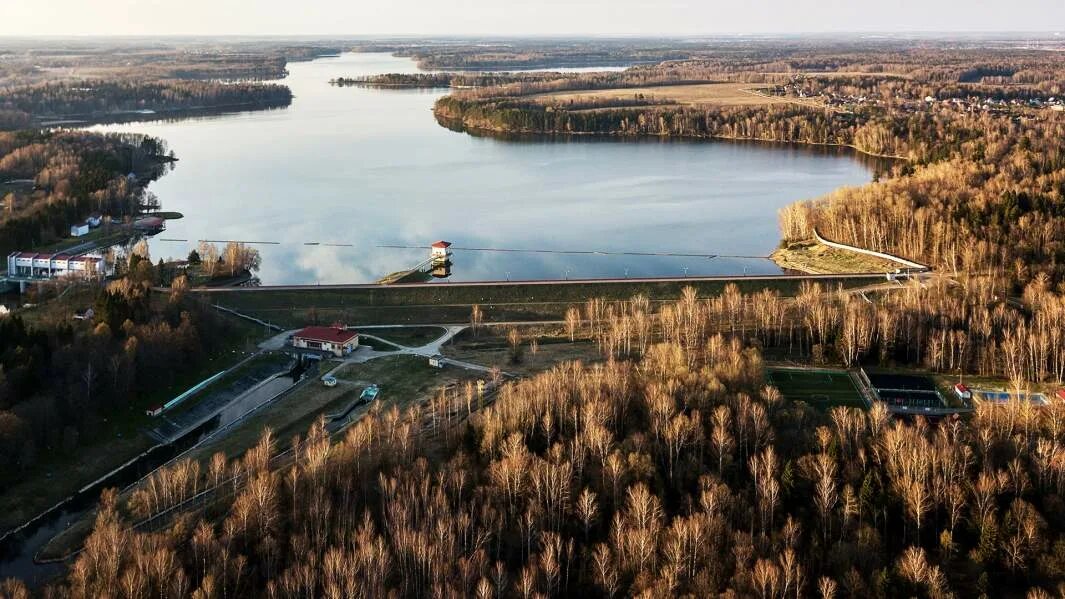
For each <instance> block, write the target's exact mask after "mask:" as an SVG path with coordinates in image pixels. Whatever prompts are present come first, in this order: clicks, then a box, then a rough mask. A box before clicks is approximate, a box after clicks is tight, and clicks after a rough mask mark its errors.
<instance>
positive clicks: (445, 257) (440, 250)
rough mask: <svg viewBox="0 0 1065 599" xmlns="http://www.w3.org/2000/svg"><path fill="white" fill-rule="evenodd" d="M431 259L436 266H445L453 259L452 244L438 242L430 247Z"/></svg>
mask: <svg viewBox="0 0 1065 599" xmlns="http://www.w3.org/2000/svg"><path fill="white" fill-rule="evenodd" d="M429 257H430V258H432V260H433V263H434V264H443V263H445V262H447V261H449V260H450V259H451V242H450V241H437V242H434V243H433V244H432V245H431V246H429Z"/></svg>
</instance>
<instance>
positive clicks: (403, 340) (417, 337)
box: [364, 327, 447, 347]
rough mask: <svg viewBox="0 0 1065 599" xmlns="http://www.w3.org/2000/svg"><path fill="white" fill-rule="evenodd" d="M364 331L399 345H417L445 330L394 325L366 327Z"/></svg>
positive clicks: (434, 338)
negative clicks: (380, 327) (377, 327)
mask: <svg viewBox="0 0 1065 599" xmlns="http://www.w3.org/2000/svg"><path fill="white" fill-rule="evenodd" d="M364 332H366V333H369V334H371V335H373V336H375V337H380V338H381V339H384V340H385V341H390V342H392V343H398V344H399V345H405V346H407V347H419V346H422V345H425V344H426V343H429V342H430V341H434V340H436V339H439V338H440V337H442V336H443V335H444V333H446V332H447V330H446V329H443V328H441V327H395V328H386V329H366V330H365V331H364Z"/></svg>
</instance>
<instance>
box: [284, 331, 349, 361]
mask: <svg viewBox="0 0 1065 599" xmlns="http://www.w3.org/2000/svg"><path fill="white" fill-rule="evenodd" d="M292 347H295V348H297V349H312V350H315V351H324V352H330V353H332V354H333V355H335V356H338V357H342V356H346V355H348V354H350V353H351V352H353V351H355V349H356V348H357V347H359V334H358V333H357V332H355V331H352V330H349V329H345V328H344V327H342V326H338V325H334V326H331V327H307V328H305V329H303V330H301V331H299V332H297V333H296V334H294V335H293V336H292Z"/></svg>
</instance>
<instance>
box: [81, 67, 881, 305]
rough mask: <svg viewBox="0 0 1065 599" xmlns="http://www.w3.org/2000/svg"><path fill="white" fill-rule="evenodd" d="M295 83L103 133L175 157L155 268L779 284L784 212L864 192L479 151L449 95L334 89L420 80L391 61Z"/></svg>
mask: <svg viewBox="0 0 1065 599" xmlns="http://www.w3.org/2000/svg"><path fill="white" fill-rule="evenodd" d="M289 70H290V73H291V74H290V76H289V77H288V78H287V79H285V80H284V83H285V84H287V85H289V86H290V87H291V88H292V91H293V93H294V94H295V99H294V100H293V102H292V105H291V106H290V107H288V108H285V109H280V110H271V111H265V112H248V113H239V114H232V115H223V116H212V117H203V118H194V119H184V120H175V121H170V122H163V121H160V122H139V123H127V124H121V125H107V126H100V127H95V128H94V129H96V130H103V131H128V132H141V133H146V134H150V135H154V136H158V137H162V138H164V139H165V140H166V141H167V142H168V143H169V145H170V148H171V149H173V150H174V151H175V152H176V153H177V155H178V158H179V159H180V162H178V163H177V167H176V169H175V170H174V171H173V172H171V173H170V174H168V175H166V176H164V177H163V178H162V179H160V180H159V181H157V182H155V183H153V184H152V186H151V191H153V192H154V193H155V194H157V195H158V196H159V198H160V199H161V201H162V205H163V209H165V210H176V211H178V212H182V213H184V215H185V218H184V219H181V220H176V221H170V222H169V223H168V226H167V230H166V231H165V232H163V233H162V234H160V235H158V236H157V237H156V238H155V239H153V240H152V242H151V250H152V257H153V259H156V260H157V259H158V258H160V257H184V256H185V255H186V254H187V253H188V251H189V250H190V249H192V248H193V247H195V245H196V244H197V241H198V240H201V239H209V240H230V239H232V240H244V241H260V242H262V241H266V242H277V244H278V245H256V246H254V247H256V248H258V249H259V250H260V252H261V253H262V257H263V264H262V270H261V271H260V273H259V277H260V279H261V280H262V281H263V283H265V284H285V283H309V284H314V283H322V284H326V283H356V282H372V281H375V280H377V279H378V278H380V277H381V276H383V275H385V274H387V273H390V272H393V271H397V270H402V269H405V268H409V267H411V266H413V265H415V264H416V263H418V262H420V261H421V260H422V259H424V258H425V257H427V256H428V250H427V249H425V248H426V247H427V246H428V245H429V244H430V243H432V242H433V241H436V240H438V239H444V240H448V241H451V242H452V243H454V244H455V246H456V247H458V248H494V249H521V250H559V251H573V252H600V253H592V254H588V253H544V252H491V251H471V250H462V249H459V250H457V251H456V252H455V256H454V267H453V274H452V277H451V280H456V281H469V280H484V279H506V278H510V279H560V278H565V277H568V278H589V277H614V276H617V277H621V276H632V277H636V276H672V275H683V274H685V272H686V273H687V274H688V275H699V274H740V273H744V272H746V273H750V274H753V273H775V272H779V269H778V268H777V267H776V266H775V265H774V264H773V263H772V262H770V261H769V260H766V259H762V258H757V256H766V255H768V254H769V253H770V252H771V251H772V250H773V249H774V248H775V247H776V246H777V244H778V242H779V232H778V228H777V217H776V213H777V210H778V209H779V208H781V207H782V206H784V205H786V204H788V203H790V202H792V201H795V200H799V199H804V198H811V197H816V196H819V195H822V194H825V193H828V192H830V191H832V190H833V189H836V188H838V187H841V186H844V185H858V184H862V183H865V182H868V181H869V180H870V178H871V176H872V171H871V169H870V167H869V166H868V164H867V162H866V161H862V160H859V159H858V158H857V157H856V156H854V155H853V154H852V153H850V152H847V151H832V150H818V149H810V148H802V147H792V146H780V145H768V144H766V145H761V144H754V143H732V142H682V141H660V140H639V141H633V140H602V139H597V140H587V139H579V140H568V141H567V140H558V139H554V140H548V139H543V140H523V141H503V140H497V139H490V138H483V137H474V136H471V135H467V134H465V133H457V132H454V131H450V130H448V129H446V128H444V127H441V126H440V125H439V124H437V122H436V120H435V119H434V118H433V115H432V112H431V109H432V105H433V101H434V100H435V99H436V98H437V97H439V96H441V95H443V94H444V93H446V92H445V90H395V89H384V90H382V89H366V88H357V87H347V88H337V87H332V86H330V85H329V83H328V81H329V80H330V79H331V78H334V77H340V76H345V77H352V76H359V75H370V74H376V73H387V72H416V71H417V69H416V67H415V66H414V63H413V62H412V61H410V60H408V59H405V58H395V57H392V56H390V55H387V54H354V53H351V54H344V55H342V56H340V57H336V58H323V59H319V60H315V61H313V62H304V63H291V64H290V65H289ZM600 70H601V69H600ZM167 239H170V240H174V239H177V240H188V241H166V240H167ZM307 244H321V245H307ZM326 244H350V247H330V246H328V245H326ZM384 245H392V246H414V247H415V249H397V248H386V247H380V246H384ZM609 252H647V253H681V254H697V255H700V256H703V255H715V256H718V257H714V258H707V257H700V256H696V257H691V256H689V257H674V256H631V255H628V256H618V255H610V254H609ZM726 255H727V256H756V258H730V257H723V256H726Z"/></svg>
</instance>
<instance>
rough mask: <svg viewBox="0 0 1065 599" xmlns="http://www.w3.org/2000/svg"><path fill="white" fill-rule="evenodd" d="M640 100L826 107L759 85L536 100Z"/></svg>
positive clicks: (556, 94) (585, 92) (609, 91)
mask: <svg viewBox="0 0 1065 599" xmlns="http://www.w3.org/2000/svg"><path fill="white" fill-rule="evenodd" d="M636 96H642V97H646V98H654V99H656V100H659V101H662V100H669V101H671V102H673V103H674V104H676V105H685V106H700V105H704V106H705V105H714V106H764V105H768V104H804V105H808V106H822V104H821V103H820V102H817V101H816V100H809V99H797V98H782V97H775V96H769V95H766V94H764V93H763V92H761V91H760V90H759V88H758V86H757V85H755V84H751V83H694V84H688V85H662V86H649V87H634V88H619V89H591V90H578V91H564V92H554V93H550V94H541V95H538V96H533V97H534V98H536V99H539V100H547V101H552V102H565V101H568V100H577V99H580V98H583V99H588V98H593V97H594V98H610V99H625V100H628V99H632V98H634V97H636Z"/></svg>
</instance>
